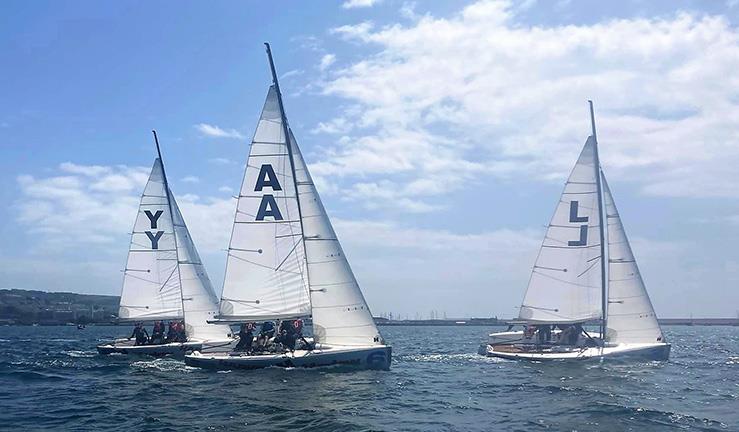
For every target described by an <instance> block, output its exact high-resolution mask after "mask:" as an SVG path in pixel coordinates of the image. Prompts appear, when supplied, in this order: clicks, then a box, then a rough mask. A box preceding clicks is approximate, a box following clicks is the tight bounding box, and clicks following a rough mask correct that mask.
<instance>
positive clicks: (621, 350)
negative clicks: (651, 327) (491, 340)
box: [484, 343, 671, 361]
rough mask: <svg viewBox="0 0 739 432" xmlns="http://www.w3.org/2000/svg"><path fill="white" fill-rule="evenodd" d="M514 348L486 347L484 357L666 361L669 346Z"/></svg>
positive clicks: (545, 359) (531, 359)
mask: <svg viewBox="0 0 739 432" xmlns="http://www.w3.org/2000/svg"><path fill="white" fill-rule="evenodd" d="M514 348H515V347H502V346H493V345H487V347H486V348H485V352H484V355H486V356H488V357H498V358H503V359H507V360H530V361H549V360H593V359H598V360H600V359H613V360H648V361H666V360H668V359H669V357H670V348H671V345H670V344H668V343H642V344H619V345H614V346H606V347H603V348H601V347H592V348H582V349H561V350H557V349H551V350H549V349H547V350H520V351H516V350H515V349H514Z"/></svg>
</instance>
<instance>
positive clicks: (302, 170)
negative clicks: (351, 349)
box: [290, 131, 384, 345]
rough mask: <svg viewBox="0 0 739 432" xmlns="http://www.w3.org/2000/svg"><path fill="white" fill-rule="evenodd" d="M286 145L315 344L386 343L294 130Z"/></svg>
mask: <svg viewBox="0 0 739 432" xmlns="http://www.w3.org/2000/svg"><path fill="white" fill-rule="evenodd" d="M290 144H291V149H292V153H293V159H294V162H295V177H296V180H297V185H298V193H299V195H300V209H301V212H302V218H303V229H304V232H303V236H304V238H305V253H306V257H307V261H308V275H309V277H310V297H311V303H312V306H313V307H312V311H313V334H314V337H315V338H316V341H317V342H320V343H324V344H328V345H373V344H378V345H379V344H382V343H384V341H383V340H382V337H381V336H380V332H379V330H378V329H377V326H375V322H374V320H373V318H372V314H371V313H370V309H369V306H367V302H366V301H365V300H364V296H363V295H362V291H361V290H360V289H359V284H358V283H357V280H356V278H355V277H354V273H353V272H352V269H351V267H350V266H349V261H348V260H347V259H346V255H345V254H344V251H343V250H342V248H341V244H340V243H339V239H338V238H337V237H336V233H335V232H334V229H333V227H332V226H331V221H330V220H329V218H328V214H326V210H325V209H324V207H323V203H321V198H320V196H319V195H318V190H316V187H315V185H314V184H313V180H312V179H311V176H310V173H309V172H308V167H307V166H306V164H305V161H304V160H303V156H302V154H301V153H300V148H299V147H298V143H297V141H296V140H295V137H294V136H293V134H292V131H290Z"/></svg>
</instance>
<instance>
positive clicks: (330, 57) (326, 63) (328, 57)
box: [318, 54, 336, 71]
mask: <svg viewBox="0 0 739 432" xmlns="http://www.w3.org/2000/svg"><path fill="white" fill-rule="evenodd" d="M334 62H336V56H335V55H334V54H324V56H323V57H321V63H320V64H319V65H318V69H320V70H322V71H325V70H326V69H328V68H329V67H330V66H331V65H332V64H334Z"/></svg>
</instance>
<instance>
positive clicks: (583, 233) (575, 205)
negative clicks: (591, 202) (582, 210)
mask: <svg viewBox="0 0 739 432" xmlns="http://www.w3.org/2000/svg"><path fill="white" fill-rule="evenodd" d="M579 205H580V203H579V202H578V201H570V222H572V223H581V222H586V224H585V225H580V239H579V240H570V241H568V242H567V246H585V245H587V244H588V225H587V221H588V216H578V215H577V212H578V210H579Z"/></svg>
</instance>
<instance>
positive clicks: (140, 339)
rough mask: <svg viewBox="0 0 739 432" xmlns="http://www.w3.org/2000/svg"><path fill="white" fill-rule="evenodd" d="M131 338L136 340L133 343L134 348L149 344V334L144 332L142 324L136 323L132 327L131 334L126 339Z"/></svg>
mask: <svg viewBox="0 0 739 432" xmlns="http://www.w3.org/2000/svg"><path fill="white" fill-rule="evenodd" d="M133 338H136V341H135V342H134V345H135V346H138V345H146V344H147V343H148V342H149V332H147V331H146V329H145V328H144V325H143V324H142V323H140V322H137V323H136V325H135V326H134V328H133V333H131V337H129V338H128V339H129V340H130V339H133Z"/></svg>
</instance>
